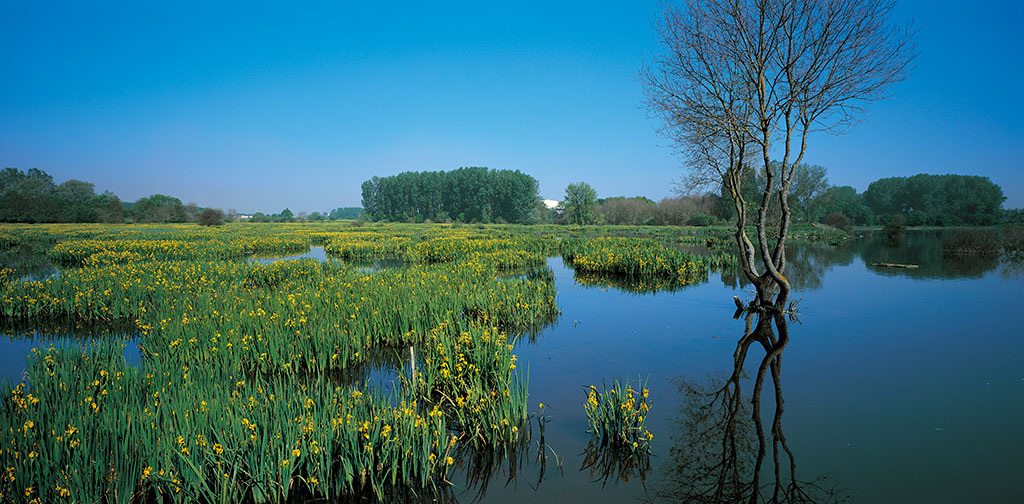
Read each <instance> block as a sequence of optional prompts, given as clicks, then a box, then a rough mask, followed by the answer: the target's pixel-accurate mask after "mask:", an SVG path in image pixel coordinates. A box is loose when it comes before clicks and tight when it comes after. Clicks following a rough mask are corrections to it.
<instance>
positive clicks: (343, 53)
mask: <svg viewBox="0 0 1024 504" xmlns="http://www.w3.org/2000/svg"><path fill="white" fill-rule="evenodd" d="M208 3H209V4H208ZM658 12H659V2H657V1H640V0H632V1H622V2H595V1H590V2H531V1H520V2H509V3H501V2H479V1H477V2H465V3H461V2H458V3H457V2H430V3H426V2H414V3H409V4H402V3H401V2H390V3H386V2H366V3H358V4H357V3H354V2H324V3H305V2H287V3H284V2H282V3H280V4H271V3H259V2H237V3H234V2H231V3H229V2H143V1H133V2H126V3H120V4H118V3H111V2H95V3H92V2H67V3H53V2H43V1H39V2H11V1H9V0H0V37H2V43H0V69H2V73H3V75H2V78H0V165H2V166H4V167H8V166H13V167H17V168H20V169H28V168H33V167H36V168H40V169H43V170H45V171H47V172H48V173H50V174H51V175H53V176H54V178H55V179H56V180H57V181H58V182H61V181H64V180H67V179H71V178H77V179H82V180H87V181H90V182H94V183H95V184H96V188H97V191H103V190H108V189H109V190H112V191H114V192H115V193H117V194H118V195H119V196H121V198H122V199H124V200H126V201H133V200H135V199H137V198H139V197H142V196H148V195H150V194H153V193H158V192H159V193H164V194H170V195H173V196H177V197H179V198H181V200H182V201H184V202H186V203H187V202H195V203H198V204H199V205H200V206H213V207H220V208H224V209H228V208H234V209H237V210H239V211H242V212H252V211H265V212H277V211H280V210H281V209H283V208H285V207H289V208H291V209H292V210H293V211H295V212H299V211H303V210H305V211H315V210H319V211H324V210H329V209H331V208H334V207H339V206H358V205H359V199H360V196H359V185H360V183H362V181H364V180H366V179H367V178H369V177H371V176H374V175H381V176H383V175H391V174H395V173H398V172H402V171H408V170H415V171H420V170H451V169H455V168H458V167H460V166H488V167H491V168H503V169H517V170H521V171H523V172H526V173H529V174H531V175H533V176H534V177H536V178H537V180H538V181H539V182H540V190H541V195H542V196H543V197H545V198H550V199H561V196H562V194H563V193H564V189H565V186H566V185H567V184H569V183H572V182H576V181H579V180H585V181H588V182H589V183H590V184H591V185H593V186H594V187H595V189H597V191H598V194H599V195H600V196H616V195H627V196H630V195H644V196H648V197H650V198H652V199H656V200H657V199H660V198H662V197H665V196H668V195H670V194H671V188H672V180H673V179H675V178H678V177H679V175H680V173H681V169H680V163H679V159H677V158H676V157H674V156H673V155H672V153H671V151H670V149H667V148H665V147H664V145H665V144H666V143H667V141H666V140H665V139H663V138H661V137H659V136H658V135H657V134H656V133H655V131H654V130H655V127H656V126H657V122H656V121H655V120H654V119H651V118H649V117H648V116H647V113H646V112H645V110H644V109H643V108H642V106H641V96H642V90H641V87H640V84H639V82H638V80H637V72H638V71H639V69H640V67H641V64H642V62H643V61H644V59H645V58H647V59H648V60H650V59H652V57H653V55H654V53H655V52H656V51H657V44H656V41H655V38H654V30H653V28H652V23H653V22H654V21H655V20H656V18H657V15H658ZM1022 16H1024V7H1022V6H1021V4H1020V3H1018V2H985V1H975V2H941V1H903V2H899V3H898V5H897V8H896V11H895V13H894V20H895V21H897V22H900V23H905V22H907V21H909V20H911V19H912V20H913V21H914V23H915V25H916V26H917V28H918V30H919V39H918V50H919V56H918V59H917V60H916V65H915V69H914V72H913V74H912V76H911V78H910V79H909V80H908V81H906V82H903V83H901V84H899V85H897V86H896V87H895V88H894V89H893V97H892V98H891V99H889V100H887V101H883V102H879V103H875V104H873V105H871V106H870V108H869V114H868V115H866V116H865V117H864V118H863V119H864V121H863V122H862V123H860V124H858V125H856V126H854V127H853V128H851V129H850V130H849V132H848V133H846V134H844V135H838V136H834V135H827V134H823V135H818V136H816V137H812V138H811V140H810V147H809V151H808V154H807V161H808V162H811V163H815V164H820V165H823V166H826V167H827V168H828V169H829V178H830V181H831V182H832V183H834V184H837V185H852V186H854V187H856V188H857V189H858V190H861V191H862V190H864V189H865V188H866V187H867V185H868V184H869V183H870V182H871V181H873V180H875V179H877V178H880V177H886V176H895V175H912V174H915V173H962V174H977V175H984V176H988V177H991V178H992V180H993V181H995V182H996V183H998V184H1000V185H1001V186H1002V187H1003V190H1004V192H1005V194H1006V195H1007V202H1006V205H1005V206H1006V207H1024V170H1022V168H1024V166H1022V165H1024V97H1022V93H1021V89H1022V86H1021V81H1022V77H1024V75H1022V72H1024V70H1022V65H1021V62H1022V61H1024V59H1022V58H1021V56H1020V55H1021V54H1022V49H1024V43H1022V42H1021V39H1020V38H1019V37H1018V36H1017V35H1016V32H1017V30H1018V29H1019V26H1018V22H1019V20H1020V19H1021V18H1022Z"/></svg>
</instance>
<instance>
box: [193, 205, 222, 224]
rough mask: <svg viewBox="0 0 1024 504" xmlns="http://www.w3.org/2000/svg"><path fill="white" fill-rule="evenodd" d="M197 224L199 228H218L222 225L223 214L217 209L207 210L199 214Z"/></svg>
mask: <svg viewBox="0 0 1024 504" xmlns="http://www.w3.org/2000/svg"><path fill="white" fill-rule="evenodd" d="M197 222H198V223H199V225H200V226H220V225H222V224H224V212H223V211H222V210H220V209H217V208H207V209H205V210H203V211H202V212H200V213H199V217H198V218H197Z"/></svg>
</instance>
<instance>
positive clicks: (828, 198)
mask: <svg viewBox="0 0 1024 504" xmlns="http://www.w3.org/2000/svg"><path fill="white" fill-rule="evenodd" d="M823 199H824V202H823V204H822V207H821V212H822V214H823V215H825V216H826V218H827V216H828V215H831V214H842V215H845V216H846V217H848V218H849V219H850V221H852V222H853V223H854V224H856V225H858V226H867V225H870V224H872V223H874V221H875V214H874V212H872V211H871V209H870V208H868V206H867V205H865V204H864V199H863V198H862V197H861V195H860V194H857V190H856V189H854V188H853V187H850V186H838V187H836V186H833V187H830V188H828V191H827V192H826V193H825V196H824V197H823Z"/></svg>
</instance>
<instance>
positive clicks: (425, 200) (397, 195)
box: [362, 167, 538, 223]
mask: <svg viewBox="0 0 1024 504" xmlns="http://www.w3.org/2000/svg"><path fill="white" fill-rule="evenodd" d="M537 189H538V185H537V180H536V179H534V178H533V177H531V176H529V175H526V174H524V173H521V172H519V171H511V170H491V169H487V168H483V167H469V168H459V169H458V170H453V171H450V172H403V173H399V174H398V175H393V176H390V177H373V178H371V179H370V180H367V181H365V182H363V185H362V193H363V200H362V204H363V210H364V212H365V214H366V215H367V216H368V217H369V218H371V219H372V220H385V221H402V222H404V221H415V222H423V221H424V220H427V219H429V220H433V221H445V220H448V219H452V220H457V221H461V222H492V221H506V222H519V223H525V222H529V221H530V220H531V218H532V215H533V210H534V205H535V203H536V201H537V199H538V197H537Z"/></svg>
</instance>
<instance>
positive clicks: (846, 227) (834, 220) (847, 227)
mask: <svg viewBox="0 0 1024 504" xmlns="http://www.w3.org/2000/svg"><path fill="white" fill-rule="evenodd" d="M825 224H827V225H829V226H832V227H834V228H836V229H842V230H843V231H845V232H847V233H849V232H850V231H851V230H852V229H853V224H852V223H850V218H849V217H847V216H846V215H844V214H842V213H839V212H834V213H830V214H828V215H826V216H825Z"/></svg>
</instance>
